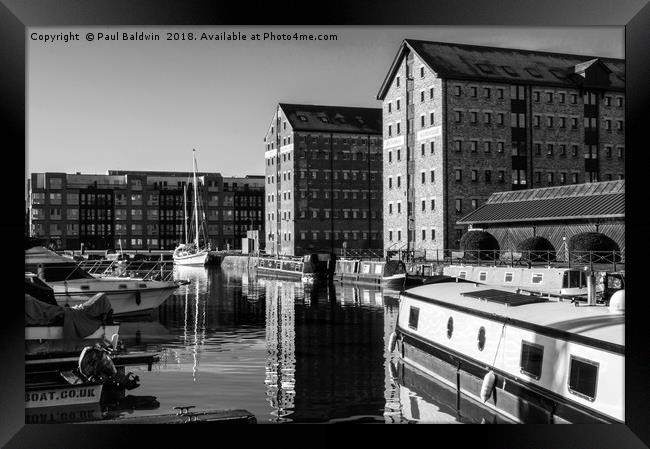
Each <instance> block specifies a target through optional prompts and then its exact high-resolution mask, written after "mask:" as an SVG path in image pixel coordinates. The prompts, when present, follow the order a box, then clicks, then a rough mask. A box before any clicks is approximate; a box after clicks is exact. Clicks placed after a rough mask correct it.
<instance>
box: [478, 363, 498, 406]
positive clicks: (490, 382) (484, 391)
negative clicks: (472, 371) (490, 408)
mask: <svg viewBox="0 0 650 449" xmlns="http://www.w3.org/2000/svg"><path fill="white" fill-rule="evenodd" d="M496 378H497V376H496V375H495V374H494V371H492V370H490V371H488V372H487V374H486V375H485V377H484V378H483V386H481V400H482V401H483V402H485V401H487V400H488V399H489V397H490V396H492V390H494V383H495V382H496Z"/></svg>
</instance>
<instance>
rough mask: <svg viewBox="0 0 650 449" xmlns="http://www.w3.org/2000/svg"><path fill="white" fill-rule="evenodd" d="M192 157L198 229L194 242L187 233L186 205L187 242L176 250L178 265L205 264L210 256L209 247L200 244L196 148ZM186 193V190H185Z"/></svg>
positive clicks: (175, 261)
mask: <svg viewBox="0 0 650 449" xmlns="http://www.w3.org/2000/svg"><path fill="white" fill-rule="evenodd" d="M192 159H193V167H192V168H193V175H194V181H193V187H194V202H193V203H194V228H195V230H196V234H195V238H194V241H193V242H189V236H188V233H187V218H188V217H187V206H186V205H185V206H184V211H183V212H184V214H185V243H181V244H179V245H178V246H177V247H176V249H175V250H174V264H176V265H205V261H206V260H207V258H208V252H209V250H208V248H207V247H203V248H201V247H200V245H199V227H200V226H199V209H198V203H199V201H198V198H199V197H198V189H197V184H196V156H195V150H192ZM183 193H185V190H184V191H183ZM185 196H186V195H184V198H183V199H184V202H186V198H185Z"/></svg>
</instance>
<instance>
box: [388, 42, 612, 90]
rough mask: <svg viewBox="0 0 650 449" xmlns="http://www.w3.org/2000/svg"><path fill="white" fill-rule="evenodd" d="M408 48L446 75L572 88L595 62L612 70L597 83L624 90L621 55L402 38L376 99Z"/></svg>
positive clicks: (443, 76) (431, 66)
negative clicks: (604, 81) (573, 53)
mask: <svg viewBox="0 0 650 449" xmlns="http://www.w3.org/2000/svg"><path fill="white" fill-rule="evenodd" d="M407 48H410V49H411V50H413V51H414V52H415V53H417V54H418V56H419V57H420V58H421V59H422V60H423V61H424V62H425V63H426V64H427V65H428V66H429V68H430V69H431V70H433V71H434V72H435V73H436V74H437V75H438V76H439V77H440V78H445V79H459V80H462V79H468V80H473V79H474V80H481V81H493V82H503V83H518V84H535V85H549V86H564V87H573V88H575V87H578V86H579V85H580V83H582V82H583V80H581V79H580V77H576V76H575V74H576V73H577V72H579V71H581V70H584V69H585V68H588V67H590V66H591V65H593V64H594V63H595V62H598V63H600V64H602V65H603V66H605V68H606V69H609V70H610V71H611V73H607V76H608V77H609V82H610V85H609V86H600V87H607V89H610V90H618V91H624V90H625V61H624V60H623V59H614V58H603V57H597V56H586V55H572V54H565V53H551V52H543V51H533V50H522V49H514V48H500V47H487V46H480V45H466V44H457V43H450V42H430V41H420V40H413V39H405V40H404V42H402V46H401V47H400V50H399V51H398V53H397V55H396V56H395V59H394V61H393V64H392V65H391V68H390V70H389V72H388V74H387V76H386V79H385V80H384V82H383V84H382V86H381V88H380V90H379V93H378V95H377V98H378V99H380V100H381V99H383V98H384V96H385V94H386V92H387V90H388V87H389V86H390V81H391V80H392V78H393V76H394V75H395V72H396V70H397V68H398V67H399V63H400V62H401V59H402V58H403V57H404V55H405V54H406V51H405V50H406V49H407Z"/></svg>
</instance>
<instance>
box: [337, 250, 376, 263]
mask: <svg viewBox="0 0 650 449" xmlns="http://www.w3.org/2000/svg"><path fill="white" fill-rule="evenodd" d="M334 254H335V255H336V256H337V257H343V258H345V259H363V260H375V259H376V260H383V259H384V250H383V249H371V248H368V249H360V248H335V249H334Z"/></svg>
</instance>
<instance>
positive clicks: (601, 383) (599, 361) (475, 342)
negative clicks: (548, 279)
mask: <svg viewBox="0 0 650 449" xmlns="http://www.w3.org/2000/svg"><path fill="white" fill-rule="evenodd" d="M523 275H527V276H531V277H532V276H537V275H538V273H537V270H535V269H532V270H529V271H528V272H527V273H523V272H522V276H523ZM553 277H554V278H555V277H556V275H554V276H553ZM559 278H560V281H559V283H560V286H561V283H562V281H561V279H562V276H559ZM533 282H534V283H536V284H539V283H540V282H537V277H536V278H535V280H534V281H533ZM541 282H544V280H542V281H541ZM558 293H559V292H558ZM624 295H625V293H624V290H620V291H618V292H616V293H614V294H613V295H612V297H611V299H610V301H609V305H608V306H607V305H604V304H596V300H595V297H594V298H591V299H589V300H588V301H587V302H581V301H579V300H576V299H575V298H574V299H573V300H567V299H563V298H562V297H561V296H560V295H558V296H556V297H555V298H554V299H553V298H552V297H549V296H547V295H544V296H542V295H534V294H526V293H525V292H524V291H523V290H517V289H513V288H508V287H503V286H495V285H485V284H480V283H478V282H467V281H465V282H444V283H437V284H429V285H424V286H421V287H416V288H412V289H409V290H407V291H405V292H403V293H402V294H401V295H400V305H399V315H398V320H397V324H396V326H395V332H394V333H393V334H392V335H391V338H390V342H389V346H390V350H391V352H392V351H394V350H395V351H396V352H397V355H398V358H399V359H401V361H402V362H404V363H405V364H407V365H409V366H410V367H413V368H415V369H416V370H419V371H421V372H423V373H425V374H426V375H428V376H431V377H433V378H435V379H437V380H438V381H441V382H443V383H444V384H446V385H448V386H450V387H452V388H453V389H455V390H457V391H458V394H462V396H463V397H464V398H469V399H470V400H472V401H474V402H476V403H477V404H480V405H481V406H484V407H488V408H490V409H492V410H494V411H495V412H498V413H500V414H501V415H502V416H504V417H506V418H508V419H510V420H513V421H515V422H542V423H548V422H551V423H556V422H572V423H575V422H583V423H584V422H587V423H589V422H610V423H623V422H624V420H625V413H624V411H625V408H624V398H625V389H624V381H625V343H624V336H625V317H624V302H625V296H624Z"/></svg>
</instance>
